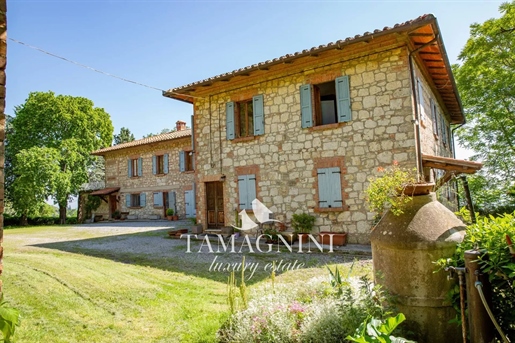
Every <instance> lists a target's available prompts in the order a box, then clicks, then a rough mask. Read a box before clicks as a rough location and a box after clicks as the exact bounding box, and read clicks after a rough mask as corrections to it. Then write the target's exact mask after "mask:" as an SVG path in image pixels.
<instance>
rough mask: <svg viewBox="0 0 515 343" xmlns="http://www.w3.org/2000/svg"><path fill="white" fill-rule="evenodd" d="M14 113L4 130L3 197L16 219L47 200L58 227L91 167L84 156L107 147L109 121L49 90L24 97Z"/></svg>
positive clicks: (84, 102) (87, 104)
mask: <svg viewBox="0 0 515 343" xmlns="http://www.w3.org/2000/svg"><path fill="white" fill-rule="evenodd" d="M14 112H15V117H13V118H12V119H9V125H8V128H7V130H8V131H9V135H8V137H7V142H6V181H7V180H8V182H6V187H7V188H6V191H7V196H8V197H9V200H10V201H12V203H13V207H14V209H15V211H16V212H17V213H18V214H19V215H21V216H26V215H27V214H28V213H30V211H34V210H35V209H36V208H38V206H39V207H41V204H42V203H43V202H44V200H45V199H46V198H47V197H48V196H51V197H53V198H54V199H55V201H56V202H57V204H58V205H59V218H60V222H61V223H62V224H64V223H65V220H66V209H67V205H68V201H69V199H70V196H71V195H74V194H77V193H78V191H79V189H80V186H81V185H82V184H84V183H86V182H88V177H89V175H88V174H89V173H90V172H91V170H92V169H94V161H95V160H96V158H95V157H93V156H91V155H90V153H91V152H92V151H94V150H97V149H100V148H102V147H106V146H110V145H111V142H112V139H113V125H112V123H111V118H110V116H109V114H108V113H107V112H105V111H104V110H103V109H102V108H98V107H94V104H93V102H92V101H91V100H89V99H86V98H83V97H73V96H68V95H55V94H54V93H53V92H33V93H30V94H29V97H28V98H27V100H26V101H25V103H24V104H22V105H19V106H16V107H15V110H14Z"/></svg>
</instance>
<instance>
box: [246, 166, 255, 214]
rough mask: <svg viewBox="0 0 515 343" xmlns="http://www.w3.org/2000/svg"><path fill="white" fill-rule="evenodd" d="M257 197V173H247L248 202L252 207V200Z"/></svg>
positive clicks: (250, 207)
mask: <svg viewBox="0 0 515 343" xmlns="http://www.w3.org/2000/svg"><path fill="white" fill-rule="evenodd" d="M254 199H256V175H254V174H251V175H247V204H248V206H249V209H252V200H254Z"/></svg>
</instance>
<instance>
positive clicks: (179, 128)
mask: <svg viewBox="0 0 515 343" xmlns="http://www.w3.org/2000/svg"><path fill="white" fill-rule="evenodd" d="M175 125H176V128H177V131H182V130H186V123H185V122H183V121H180V120H179V121H177V123H175Z"/></svg>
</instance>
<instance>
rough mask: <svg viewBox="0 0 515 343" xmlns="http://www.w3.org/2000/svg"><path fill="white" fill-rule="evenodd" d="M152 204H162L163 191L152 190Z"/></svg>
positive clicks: (157, 205)
mask: <svg viewBox="0 0 515 343" xmlns="http://www.w3.org/2000/svg"><path fill="white" fill-rule="evenodd" d="M154 206H156V207H159V206H163V192H154Z"/></svg>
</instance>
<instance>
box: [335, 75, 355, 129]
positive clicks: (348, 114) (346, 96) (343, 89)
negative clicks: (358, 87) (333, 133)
mask: <svg viewBox="0 0 515 343" xmlns="http://www.w3.org/2000/svg"><path fill="white" fill-rule="evenodd" d="M334 82H335V87H336V108H337V110H338V122H339V123H344V122H348V121H351V120H352V111H351V108H350V87H349V76H348V75H345V76H342V77H337V78H336V80H335V81H334Z"/></svg>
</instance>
